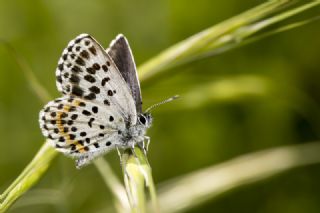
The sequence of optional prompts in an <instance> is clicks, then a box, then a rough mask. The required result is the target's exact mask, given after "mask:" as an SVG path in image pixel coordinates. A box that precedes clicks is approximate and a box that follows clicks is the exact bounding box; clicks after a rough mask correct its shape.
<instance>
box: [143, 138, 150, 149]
mask: <svg viewBox="0 0 320 213" xmlns="http://www.w3.org/2000/svg"><path fill="white" fill-rule="evenodd" d="M144 139H146V140H147V141H146V152H147V151H148V150H149V144H150V137H149V136H144Z"/></svg>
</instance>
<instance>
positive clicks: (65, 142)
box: [40, 96, 125, 157]
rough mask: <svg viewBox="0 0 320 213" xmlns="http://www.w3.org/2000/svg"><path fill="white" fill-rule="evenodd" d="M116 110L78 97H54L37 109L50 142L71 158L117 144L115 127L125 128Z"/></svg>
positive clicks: (43, 131) (117, 138)
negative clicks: (39, 110)
mask: <svg viewBox="0 0 320 213" xmlns="http://www.w3.org/2000/svg"><path fill="white" fill-rule="evenodd" d="M122 120H123V117H122V116H121V114H120V113H119V112H117V111H116V110H110V109H109V108H106V107H101V105H99V104H97V103H94V102H91V101H90V102H88V101H84V100H83V99H80V98H75V97H67V96H64V97H62V98H58V99H56V100H54V101H51V102H49V103H48V104H47V105H46V106H45V107H44V109H43V110H41V112H40V127H41V129H42V133H43V135H44V136H46V137H47V138H48V139H49V142H50V144H51V145H52V146H53V147H55V148H56V149H57V150H58V151H60V152H63V153H65V154H67V155H69V156H72V157H80V156H82V155H85V154H88V153H90V152H91V153H93V152H97V151H99V150H102V151H103V152H106V151H108V150H110V149H111V148H113V147H114V146H116V145H119V144H117V143H119V141H120V138H119V134H118V130H119V129H123V128H125V123H124V122H123V121H122Z"/></svg>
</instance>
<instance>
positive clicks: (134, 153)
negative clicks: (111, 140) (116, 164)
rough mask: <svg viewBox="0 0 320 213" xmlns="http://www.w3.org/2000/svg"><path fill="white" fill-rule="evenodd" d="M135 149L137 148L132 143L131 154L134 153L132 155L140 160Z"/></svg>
mask: <svg viewBox="0 0 320 213" xmlns="http://www.w3.org/2000/svg"><path fill="white" fill-rule="evenodd" d="M134 147H135V144H134V143H132V145H131V152H132V154H133V155H134V157H135V158H138V157H137V155H136V152H135V151H134Z"/></svg>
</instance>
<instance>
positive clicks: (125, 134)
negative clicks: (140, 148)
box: [119, 113, 152, 148]
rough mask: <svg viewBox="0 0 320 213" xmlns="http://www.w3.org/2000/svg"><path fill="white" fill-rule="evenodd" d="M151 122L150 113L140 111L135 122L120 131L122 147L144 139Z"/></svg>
mask: <svg viewBox="0 0 320 213" xmlns="http://www.w3.org/2000/svg"><path fill="white" fill-rule="evenodd" d="M151 124H152V117H151V114H150V113H141V114H139V115H138V119H137V123H136V124H135V125H133V126H131V127H129V128H127V129H126V130H125V131H120V132H119V133H120V135H121V141H122V144H121V146H122V148H128V147H132V146H133V145H135V144H137V143H141V142H143V141H144V139H145V137H146V136H145V135H146V131H147V129H148V128H150V126H151Z"/></svg>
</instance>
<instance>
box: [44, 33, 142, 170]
mask: <svg viewBox="0 0 320 213" xmlns="http://www.w3.org/2000/svg"><path fill="white" fill-rule="evenodd" d="M56 78H57V82H56V83H57V87H58V90H59V91H60V92H62V93H63V94H64V96H63V97H62V98H58V99H56V100H54V101H51V102H49V103H48V104H47V105H46V106H45V107H44V109H43V110H41V112H40V127H41V129H42V133H43V135H44V136H46V137H47V138H49V142H50V143H51V145H52V146H54V147H55V148H56V149H57V150H58V151H60V152H63V153H65V154H67V155H69V156H72V157H77V158H81V159H83V158H84V157H85V158H89V160H91V159H93V158H94V157H96V156H99V155H100V154H101V153H103V152H106V151H109V150H111V149H112V148H114V147H115V146H121V145H122V144H121V143H122V140H121V138H120V134H121V131H125V130H126V128H128V127H130V126H131V125H134V124H135V123H136V120H137V112H136V108H135V103H134V99H133V97H132V95H131V92H130V89H129V87H128V85H127V84H126V81H125V80H124V79H123V77H122V76H121V74H120V72H119V70H118V69H117V67H116V65H115V63H114V62H113V60H112V59H111V57H110V56H109V55H108V54H107V53H106V52H105V50H104V49H103V48H102V47H101V46H100V45H99V44H98V43H97V42H96V41H95V40H94V39H93V38H92V37H91V36H89V35H87V34H81V35H79V36H78V37H77V38H75V39H74V40H72V41H71V42H69V44H68V46H67V48H66V49H65V50H64V51H63V54H62V56H61V58H60V60H59V63H58V68H57V70H56ZM80 163H81V164H86V162H80ZM78 166H79V164H78ZM80 166H81V165H80Z"/></svg>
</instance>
